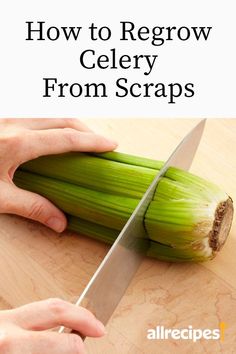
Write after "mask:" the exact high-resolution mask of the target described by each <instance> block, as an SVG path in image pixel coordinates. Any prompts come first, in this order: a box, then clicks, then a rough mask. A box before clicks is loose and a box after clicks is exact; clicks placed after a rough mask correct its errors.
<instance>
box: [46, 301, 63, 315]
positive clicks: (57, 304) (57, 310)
mask: <svg viewBox="0 0 236 354" xmlns="http://www.w3.org/2000/svg"><path fill="white" fill-rule="evenodd" d="M47 301H48V307H49V311H50V312H51V313H52V314H53V315H55V316H61V315H63V314H64V312H65V301H63V300H62V299H59V298H51V299H48V300H47Z"/></svg>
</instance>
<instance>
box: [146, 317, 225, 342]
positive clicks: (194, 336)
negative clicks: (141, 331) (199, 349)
mask: <svg viewBox="0 0 236 354" xmlns="http://www.w3.org/2000/svg"><path fill="white" fill-rule="evenodd" d="M225 327H226V325H225V322H221V323H220V324H219V328H215V329H208V328H205V329H200V328H193V326H191V325H190V326H188V328H182V329H177V328H172V329H169V328H165V327H164V326H157V327H156V328H151V329H148V330H147V339H156V340H162V339H174V340H180V339H181V340H186V339H189V340H192V341H193V342H194V343H195V342H197V341H198V340H200V339H206V340H219V339H220V340H221V341H222V342H223V341H224V335H225Z"/></svg>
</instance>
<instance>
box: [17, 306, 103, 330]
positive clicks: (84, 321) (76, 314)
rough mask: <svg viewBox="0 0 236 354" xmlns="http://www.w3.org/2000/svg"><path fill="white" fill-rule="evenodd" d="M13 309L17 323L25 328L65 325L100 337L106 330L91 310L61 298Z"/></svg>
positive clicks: (43, 328) (36, 328)
mask: <svg viewBox="0 0 236 354" xmlns="http://www.w3.org/2000/svg"><path fill="white" fill-rule="evenodd" d="M13 311H14V315H15V320H16V323H17V324H18V325H19V326H21V327H22V328H25V329H30V330H45V329H51V328H54V327H58V326H65V327H67V328H71V329H73V330H75V331H78V332H79V333H81V335H83V336H90V337H100V336H102V335H104V331H105V330H104V326H103V324H102V323H101V322H100V321H98V320H97V319H96V317H95V316H94V315H93V314H92V313H91V312H89V311H88V310H86V309H85V308H83V307H78V306H75V305H73V304H71V303H69V302H66V301H63V300H61V299H47V300H44V301H38V302H34V303H31V304H28V305H25V306H22V307H19V308H17V309H16V310H13Z"/></svg>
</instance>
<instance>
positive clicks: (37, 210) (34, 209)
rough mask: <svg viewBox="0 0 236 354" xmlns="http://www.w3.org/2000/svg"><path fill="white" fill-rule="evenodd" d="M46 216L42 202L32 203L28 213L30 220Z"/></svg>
mask: <svg viewBox="0 0 236 354" xmlns="http://www.w3.org/2000/svg"><path fill="white" fill-rule="evenodd" d="M43 214H44V205H43V204H42V203H41V202H40V201H38V200H37V201H35V202H33V203H32V205H31V208H30V210H29V211H28V217H29V218H30V219H32V218H33V219H34V218H37V219H38V218H40V217H41V216H42V215H43Z"/></svg>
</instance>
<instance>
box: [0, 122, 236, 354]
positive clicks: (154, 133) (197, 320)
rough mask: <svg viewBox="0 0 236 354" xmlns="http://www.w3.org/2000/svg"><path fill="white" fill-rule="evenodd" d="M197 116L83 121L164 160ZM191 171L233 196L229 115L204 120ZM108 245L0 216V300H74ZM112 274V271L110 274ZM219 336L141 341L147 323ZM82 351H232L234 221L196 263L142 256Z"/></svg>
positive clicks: (235, 147) (234, 125) (4, 304)
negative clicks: (220, 244) (217, 249)
mask: <svg viewBox="0 0 236 354" xmlns="http://www.w3.org/2000/svg"><path fill="white" fill-rule="evenodd" d="M196 122H197V120H192V119H190V120H182V119H170V120H161V119H139V120H138V119H137V120H135V119H121V120H112V119H110V120H107V119H106V120H102V119H101V120H92V119H91V120H88V121H87V123H88V125H89V126H90V127H91V128H92V129H94V130H96V131H98V132H100V133H102V134H105V135H107V136H110V137H112V138H114V139H116V140H118V141H119V149H118V150H119V151H123V152H127V153H132V154H138V155H143V156H147V157H152V158H156V159H163V160H165V159H166V158H167V157H168V155H169V154H170V153H171V151H172V150H173V148H174V147H175V145H176V144H177V143H178V142H179V141H180V139H181V138H182V137H183V136H184V135H185V134H186V133H187V132H188V131H189V130H190V129H191V128H192V127H193V126H194V125H195V124H196ZM191 171H192V172H194V173H196V174H197V175H199V176H202V177H205V178H207V179H209V180H211V181H212V182H215V183H217V184H218V185H219V186H221V187H222V188H223V189H224V190H225V191H226V192H227V193H228V194H229V195H230V196H231V197H232V198H233V199H234V200H236V119H235V120H233V119H231V120H226V119H220V120H214V119H212V120H208V122H207V125H206V129H205V132H204V136H203V139H202V142H201V145H200V147H199V150H198V153H197V155H196V158H195V160H194V163H193V165H192V168H191ZM107 250H108V247H107V246H106V245H104V244H102V243H100V242H97V241H94V240H92V239H89V238H86V237H82V236H79V235H76V234H72V233H64V234H63V235H57V234H56V233H54V232H52V231H50V230H49V229H47V228H46V227H44V226H41V225H39V224H36V223H34V222H31V221H28V220H24V219H22V218H20V217H16V216H9V215H0V269H1V272H0V305H1V309H5V308H12V307H16V306H19V305H22V304H24V303H28V302H31V301H34V300H39V299H44V298H48V297H61V298H64V299H67V300H69V301H75V300H76V299H77V297H78V296H79V294H80V293H81V291H82V290H83V288H84V287H85V285H86V284H87V282H88V281H89V279H90V277H91V276H92V274H93V272H94V271H95V270H96V268H97V266H98V265H99V263H100V262H101V260H102V258H103V257H104V255H105V254H106V252H107ZM114 276H115V274H114ZM222 322H223V323H225V326H226V328H225V335H224V340H223V341H221V340H204V339H202V340H200V341H198V342H196V343H193V342H192V341H191V340H176V341H173V340H159V341H158V340H148V339H147V338H146V336H147V329H148V328H155V327H156V326H158V325H163V326H165V327H166V328H185V327H188V326H189V325H192V326H193V327H194V328H201V329H204V328H210V329H213V328H218V327H219V324H220V323H222ZM86 348H87V353H89V354H98V353H99V354H100V353H102V354H141V353H142V354H156V353H158V354H165V353H177V354H179V353H181V354H184V353H186V354H188V353H193V354H198V353H199V354H200V353H209V354H212V353H225V354H233V353H236V223H235V222H234V223H233V226H232V229H231V233H230V236H229V238H228V241H227V242H226V244H225V246H224V248H223V249H222V251H221V253H220V254H219V255H218V256H217V257H216V258H215V259H214V260H213V261H210V262H207V263H204V264H170V263H165V262H159V261H156V260H153V259H145V260H144V262H143V263H142V265H141V267H140V269H139V270H138V272H137V274H136V276H135V277H134V279H133V281H132V283H131V285H130V287H129V288H128V290H127V292H126V294H125V296H124V297H123V299H122V301H121V303H120V305H119V306H118V308H117V310H116V311H115V313H114V315H113V316H112V318H111V320H110V322H109V324H108V326H107V334H106V336H105V337H104V338H102V339H86Z"/></svg>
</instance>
